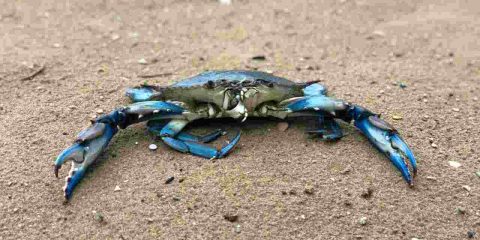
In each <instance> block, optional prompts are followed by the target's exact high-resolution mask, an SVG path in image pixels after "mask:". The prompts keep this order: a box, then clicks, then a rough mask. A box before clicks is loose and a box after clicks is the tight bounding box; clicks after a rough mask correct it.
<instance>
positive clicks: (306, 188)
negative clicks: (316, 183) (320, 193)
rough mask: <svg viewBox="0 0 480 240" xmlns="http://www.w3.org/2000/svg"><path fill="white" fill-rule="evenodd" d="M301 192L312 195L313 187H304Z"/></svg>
mask: <svg viewBox="0 0 480 240" xmlns="http://www.w3.org/2000/svg"><path fill="white" fill-rule="evenodd" d="M303 192H304V193H305V194H307V195H312V194H313V193H314V189H313V186H310V185H307V186H305V189H304V190H303Z"/></svg>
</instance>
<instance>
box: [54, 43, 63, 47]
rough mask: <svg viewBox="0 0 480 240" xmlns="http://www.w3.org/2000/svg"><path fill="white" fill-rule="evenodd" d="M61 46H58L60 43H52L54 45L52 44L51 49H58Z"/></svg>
mask: <svg viewBox="0 0 480 240" xmlns="http://www.w3.org/2000/svg"><path fill="white" fill-rule="evenodd" d="M61 46H62V45H60V43H54V44H53V47H55V48H59V47H61Z"/></svg>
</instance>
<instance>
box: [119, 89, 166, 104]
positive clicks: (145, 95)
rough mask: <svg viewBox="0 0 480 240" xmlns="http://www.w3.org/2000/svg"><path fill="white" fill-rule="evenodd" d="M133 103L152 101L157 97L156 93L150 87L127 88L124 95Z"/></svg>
mask: <svg viewBox="0 0 480 240" xmlns="http://www.w3.org/2000/svg"><path fill="white" fill-rule="evenodd" d="M125 95H127V97H129V98H130V99H132V101H133V102H143V101H148V100H152V99H153V98H154V97H155V96H157V95H158V92H157V91H156V90H155V89H154V88H153V87H151V86H148V85H143V86H140V87H135V88H129V89H127V92H126V93H125Z"/></svg>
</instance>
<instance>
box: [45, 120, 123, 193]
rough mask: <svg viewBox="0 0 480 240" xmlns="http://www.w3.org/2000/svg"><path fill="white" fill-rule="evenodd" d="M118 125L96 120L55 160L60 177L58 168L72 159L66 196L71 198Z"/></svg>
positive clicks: (66, 185) (65, 191) (55, 169)
mask: <svg viewBox="0 0 480 240" xmlns="http://www.w3.org/2000/svg"><path fill="white" fill-rule="evenodd" d="M117 131H118V130H117V127H116V126H115V125H111V124H108V123H102V122H95V123H93V125H92V126H90V127H89V128H87V129H85V130H84V131H82V132H80V134H79V135H78V136H77V139H76V140H75V143H74V144H73V145H72V146H70V147H69V148H67V149H65V150H64V151H63V152H61V153H60V155H58V157H57V159H56V160H55V166H54V173H55V176H56V177H58V170H59V169H60V168H61V167H62V164H63V163H64V162H65V161H67V160H72V168H71V170H70V172H69V174H68V176H67V177H66V179H65V186H64V188H63V190H64V196H65V199H66V200H69V199H70V198H71V196H72V193H73V190H74V188H75V186H77V184H78V183H79V182H80V180H82V178H83V176H84V175H85V172H86V170H87V168H88V166H90V165H91V164H92V163H93V162H94V161H95V160H96V159H97V158H98V156H99V155H100V154H101V153H102V152H103V150H104V149H105V148H106V147H107V145H108V143H109V142H110V140H111V139H112V137H113V135H115V133H116V132H117Z"/></svg>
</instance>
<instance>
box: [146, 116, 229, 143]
mask: <svg viewBox="0 0 480 240" xmlns="http://www.w3.org/2000/svg"><path fill="white" fill-rule="evenodd" d="M165 125H167V124H166V123H161V122H158V121H155V120H152V121H148V122H147V128H148V131H150V132H152V133H153V134H156V135H158V136H159V137H160V132H161V131H162V128H164V127H165ZM225 134H226V132H225V131H224V130H222V129H217V130H215V131H212V132H210V133H207V134H205V135H203V136H197V135H193V134H189V133H186V132H184V131H181V132H179V133H178V134H177V135H176V136H175V138H176V139H178V140H181V141H190V142H198V143H209V142H212V141H215V140H216V139H217V138H219V137H220V136H223V135H225Z"/></svg>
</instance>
